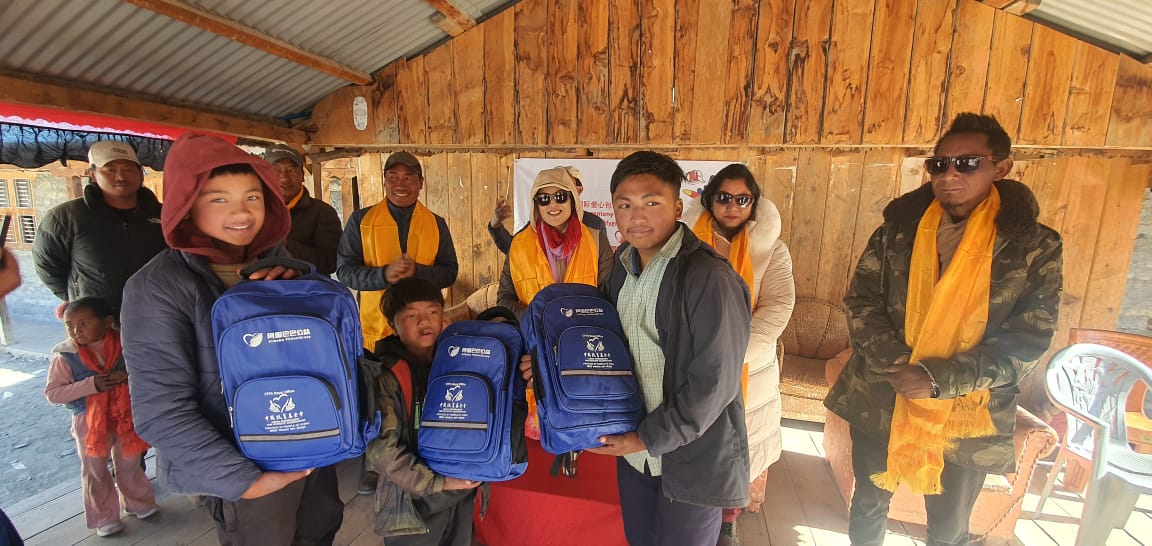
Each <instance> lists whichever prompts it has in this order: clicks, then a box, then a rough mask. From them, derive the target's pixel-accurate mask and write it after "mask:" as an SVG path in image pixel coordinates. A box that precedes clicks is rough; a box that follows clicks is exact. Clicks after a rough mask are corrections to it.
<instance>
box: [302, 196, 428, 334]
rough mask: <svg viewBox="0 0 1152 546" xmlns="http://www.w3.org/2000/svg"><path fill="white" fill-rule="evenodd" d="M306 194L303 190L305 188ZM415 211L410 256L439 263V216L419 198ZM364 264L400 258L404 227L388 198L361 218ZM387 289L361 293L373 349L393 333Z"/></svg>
mask: <svg viewBox="0 0 1152 546" xmlns="http://www.w3.org/2000/svg"><path fill="white" fill-rule="evenodd" d="M301 193H303V191H301ZM415 207H416V208H415V210H413V211H412V224H411V225H410V226H408V246H407V249H408V257H409V258H411V259H412V261H413V262H416V263H418V264H420V265H432V264H434V263H436V255H437V253H438V252H439V250H440V226H439V225H438V224H437V223H436V216H435V215H434V214H432V211H430V210H428V208H427V207H425V206H424V204H423V203H421V202H419V201H417V202H416V205H415ZM360 237H361V239H362V241H363V245H362V247H363V250H364V265H367V266H372V267H384V266H386V265H388V264H389V263H391V262H392V260H395V259H396V258H399V257H400V226H398V225H397V224H396V219H395V218H392V211H390V210H388V203H387V201H381V202H380V203H378V204H377V205H375V206H373V207H372V208H371V209H370V210H369V211H368V214H365V215H364V218H363V219H361V220H360ZM386 292H388V291H387V290H363V291H361V292H360V328H361V330H362V331H363V334H364V347H366V348H368V349H369V350H371V349H372V348H373V347H375V346H376V341H378V340H381V339H384V338H386V337H388V336H389V335H391V334H392V327H391V326H389V325H388V321H387V320H386V319H385V318H384V313H383V312H382V311H380V302H381V301H383V300H384V294H385V293H386Z"/></svg>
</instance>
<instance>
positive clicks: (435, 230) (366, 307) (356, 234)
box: [336, 152, 460, 495]
mask: <svg viewBox="0 0 1152 546" xmlns="http://www.w3.org/2000/svg"><path fill="white" fill-rule="evenodd" d="M423 188H424V169H423V168H422V167H421V166H420V161H419V160H417V159H416V157H415V156H413V155H412V154H410V153H408V152H395V153H393V154H392V155H390V156H388V159H387V160H385V161H384V190H385V195H384V201H383V202H381V203H377V204H376V205H373V206H371V207H368V208H366V209H360V210H358V211H356V212H354V213H352V215H351V216H350V217H349V218H348V223H347V226H346V227H345V228H344V235H343V236H341V237H340V246H339V247H338V248H337V249H336V278H337V279H339V280H340V282H342V283H344V284H346V285H348V287H349V288H351V289H353V290H358V291H359V292H360V295H359V303H360V328H361V330H362V332H363V334H364V347H365V348H366V349H368V350H369V351H372V350H374V349H375V347H376V342H378V341H380V340H383V339H384V338H386V337H388V336H389V335H391V334H392V327H391V326H389V325H388V321H387V320H386V319H385V318H384V313H383V311H382V310H381V308H380V302H382V301H383V300H384V295H385V294H386V293H388V289H389V288H390V287H391V286H392V285H394V284H396V283H398V282H400V281H401V280H403V279H407V278H409V277H416V278H420V279H424V280H427V281H430V282H431V283H432V284H433V285H435V286H436V288H439V289H444V288H448V287H449V286H452V283H455V282H456V274H457V273H458V272H459V270H460V266H459V264H458V263H457V261H456V247H455V246H453V244H452V234H451V233H449V232H448V223H447V222H445V221H444V218H442V217H440V216H439V215H438V214H434V213H433V212H432V211H430V210H428V208H427V207H425V206H424V204H423V203H421V202H420V201H419V198H420V190H422V189H423ZM376 480H377V476H376V473H375V472H372V471H369V470H368V469H367V467H365V466H364V464H363V459H361V465H360V486H359V487H358V489H357V492H358V493H360V494H361V495H371V494H373V493H375V492H376Z"/></svg>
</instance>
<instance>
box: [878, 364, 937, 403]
mask: <svg viewBox="0 0 1152 546" xmlns="http://www.w3.org/2000/svg"><path fill="white" fill-rule="evenodd" d="M884 373H886V374H888V377H887V379H888V383H891V384H892V388H893V389H895V390H896V392H898V393H900V395H901V396H903V397H904V398H907V399H909V400H917V399H920V398H932V378H931V377H929V376H928V371H927V370H925V369H924V368H921V367H920V366H913V365H910V364H893V365H891V366H888V367H887V368H885V369H884Z"/></svg>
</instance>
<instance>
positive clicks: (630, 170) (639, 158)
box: [610, 150, 684, 194]
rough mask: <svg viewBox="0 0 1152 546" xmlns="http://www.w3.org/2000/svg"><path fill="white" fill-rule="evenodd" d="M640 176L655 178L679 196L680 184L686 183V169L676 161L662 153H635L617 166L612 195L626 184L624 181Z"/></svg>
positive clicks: (645, 151)
mask: <svg viewBox="0 0 1152 546" xmlns="http://www.w3.org/2000/svg"><path fill="white" fill-rule="evenodd" d="M639 174H650V175H652V176H655V177H656V178H658V179H660V181H661V182H664V183H665V184H668V185H669V186H672V187H673V188H674V189H675V190H676V193H677V194H679V193H680V183H681V182H683V181H684V169H682V168H680V164H679V163H676V160H675V159H672V158H671V157H668V156H666V155H664V154H661V153H657V152H651V151H647V150H644V151H639V152H634V153H633V154H632V155H629V156H628V157H625V158H624V159H621V160H620V163H617V164H616V170H615V171H613V172H612V184H611V186H610V189H611V190H612V193H613V194H615V193H616V188H618V187H620V183H621V182H624V179H626V178H628V177H630V176H636V175H639Z"/></svg>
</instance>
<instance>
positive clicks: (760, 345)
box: [683, 197, 796, 480]
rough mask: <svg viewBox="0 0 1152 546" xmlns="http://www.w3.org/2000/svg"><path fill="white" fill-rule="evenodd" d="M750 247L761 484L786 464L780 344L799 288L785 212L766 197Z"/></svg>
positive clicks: (752, 381) (753, 395) (692, 210)
mask: <svg viewBox="0 0 1152 546" xmlns="http://www.w3.org/2000/svg"><path fill="white" fill-rule="evenodd" d="M703 210H704V209H703V206H702V205H701V204H700V201H699V200H693V201H691V202H689V203H688V204H687V206H686V207H684V215H683V218H684V223H686V224H688V227H690V228H691V227H692V226H694V225H695V224H696V220H697V219H698V218H699V217H700V214H701V213H702V212H703ZM745 229H748V230H749V231H748V234H749V240H748V247H749V251H750V253H751V254H752V269H753V275H754V276H755V283H756V301H755V302H754V303H753V309H752V330H751V337H749V339H748V352H747V354H746V356H745V362H747V363H748V398H747V400H745V401H744V408H745V422H746V424H747V426H748V455H749V463H750V465H751V469H750V470H751V473H750V474H749V475H750V476H751V477H752V479H753V480H755V479H756V478H757V477H758V476H759V475H760V474H761V473H763V472H764V471H765V470H766V469H767V468H768V466H770V465H771V464H772V463H774V462H776V461H777V460H779V459H780V449H781V439H780V359H779V355H778V354H777V353H776V349H777V340H779V339H780V334H782V333H783V332H784V327H785V326H787V325H788V319H790V318H791V317H792V308H793V307H794V306H795V304H796V285H795V283H794V282H793V280H792V255H791V254H790V253H789V252H788V246H787V245H785V244H784V242H783V241H781V240H780V211H779V210H778V209H777V208H776V204H775V203H773V202H772V201H770V200H769V199H767V198H766V197H761V198H760V200H759V203H758V204H757V208H756V220H753V221H750V222H748V226H747V227H746V228H745Z"/></svg>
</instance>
